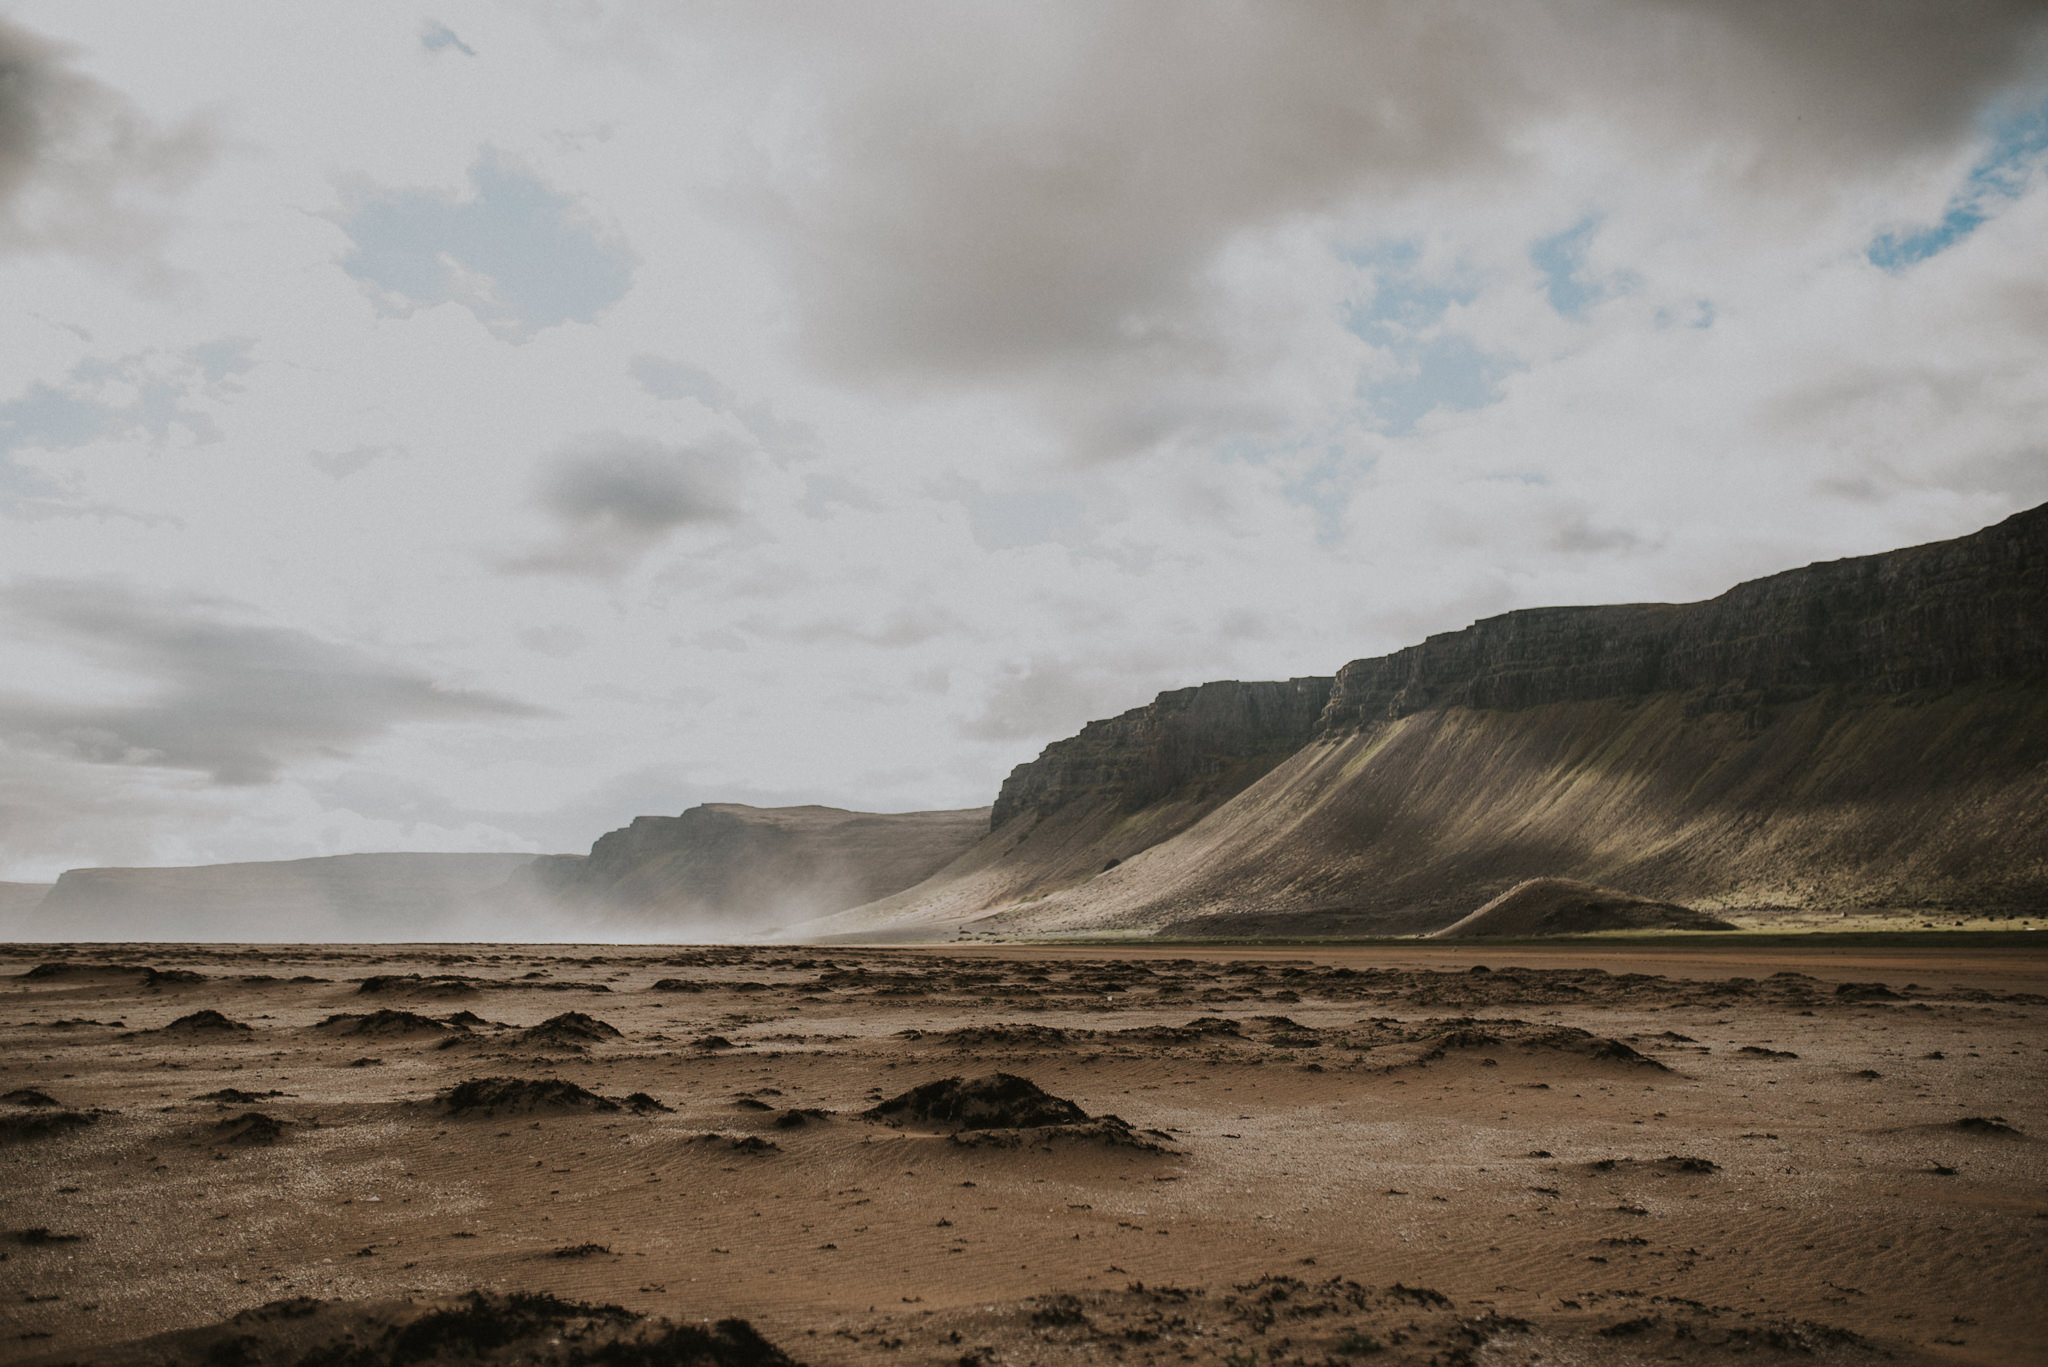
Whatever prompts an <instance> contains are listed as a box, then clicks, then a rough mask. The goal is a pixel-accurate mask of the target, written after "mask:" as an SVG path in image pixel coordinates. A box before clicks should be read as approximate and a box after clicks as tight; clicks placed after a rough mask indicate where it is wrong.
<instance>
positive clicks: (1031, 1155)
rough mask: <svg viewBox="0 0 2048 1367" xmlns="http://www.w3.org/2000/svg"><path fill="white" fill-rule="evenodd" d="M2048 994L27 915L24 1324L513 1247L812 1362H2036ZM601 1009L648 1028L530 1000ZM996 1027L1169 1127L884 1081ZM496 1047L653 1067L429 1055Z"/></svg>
mask: <svg viewBox="0 0 2048 1367" xmlns="http://www.w3.org/2000/svg"><path fill="white" fill-rule="evenodd" d="M43 964H51V965H57V967H51V968H38V967H37V966H38V965H43ZM1478 964H1485V965H1487V967H1488V969H1489V970H1490V971H1481V970H1480V969H1479V968H1477V967H1475V965H1478ZM1518 964H1519V965H1522V966H1519V967H1518V966H1517V965H1518ZM144 967H146V968H147V969H151V970H154V971H144ZM1802 967H1803V968H1804V969H1805V971H1806V972H1809V973H1811V974H1812V975H1813V976H1804V975H1803V974H1802V973H1801V972H1799V971H1797V970H1798V969H1800V968H1802ZM410 974H417V975H421V976H420V977H418V978H406V977H405V976H403V975H410ZM1736 975H1741V976H1736ZM392 978H396V980H395V981H382V980H381V979H392ZM657 983H661V984H662V985H661V986H660V987H659V988H657V987H656V984H657ZM1880 983H1881V984H1882V986H1879V985H1878V984H1880ZM2044 993H2048V955H2043V954H2042V953H2040V952H2039V951H2038V950H2012V951H2009V952H2006V953H2002V954H1999V955H1982V954H1971V953H1968V952H1964V951H1956V950H1947V949H1944V950H1936V951H1930V952H1928V953H1926V954H1915V953H1913V952H1911V951H1882V950H1861V951H1856V952H1854V953H1844V954H1841V955H1834V956H1830V955H1827V954H1819V955H1817V956H1816V955H1814V954H1804V955H1800V956H1794V955H1792V954H1788V953H1776V952H1771V951H1762V950H1757V951H1747V952H1735V951H1718V952H1717V951H1702V952H1700V953H1697V954H1693V953H1688V952H1685V951H1680V950H1673V949H1671V948H1669V947H1667V946H1656V947H1644V948H1642V949H1631V948H1630V947H1628V946H1626V945H1616V946H1613V947H1603V948H1601V949H1599V950H1597V951H1592V950H1558V951H1548V950H1537V949H1517V950H1514V951H1508V950H1503V949H1498V948H1495V949H1491V950H1489V949H1488V948H1487V947H1485V946H1480V945H1463V946H1457V947H1455V948H1442V949H1437V948H1432V949H1428V950H1422V949H1418V950H1416V951H1414V952H1403V953H1400V954H1395V953H1392V952H1389V951H1386V950H1378V949H1375V950H1344V949H1329V950H1315V951H1301V950H1273V951H1263V952H1259V953H1249V952H1245V951H1216V952H1195V951H1187V950H1169V951H1157V950H1154V951H1144V952H1135V951H1134V952H1131V953H1121V952H1119V953H1112V952H1110V951H1106V950H1101V949H1068V950H1061V951H1057V952H1055V951H1049V950H1048V951H1040V950H1031V949H997V948H976V949H974V950H972V951H967V950H855V949H847V948H843V947H837V946H835V947H831V948H829V949H801V948H774V949H706V950H698V949H683V948H675V947H665V948H651V949H632V948H625V949H621V948H617V947H602V948H591V949H577V948H561V947H517V946H496V947H494V946H461V947H451V948H447V949H445V950H442V949H425V948H419V947H401V948H393V949H378V948H365V947H359V946H347V947H318V946H312V947H218V946H216V947H189V946H161V945H158V946H129V947H106V948H101V947H93V948H91V949H68V950H67V949H55V948H50V947H41V948H37V947H27V946H6V947H0V1093H4V1094H6V1096H7V1097H9V1098H13V1099H11V1100H0V1241H4V1243H0V1253H4V1254H5V1261H4V1262H0V1360H8V1361H17V1360H42V1359H47V1360H49V1361H53V1362H55V1361H94V1360H114V1359H115V1358H119V1359H120V1360H124V1361H144V1360H151V1361H187V1360H190V1361H199V1360H203V1359H204V1358H205V1357H206V1355H207V1354H209V1353H211V1354H214V1356H215V1360H228V1359H223V1358H221V1357H220V1353H221V1352H222V1351H224V1350H221V1349H220V1348H219V1343H220V1341H221V1336H222V1335H223V1334H229V1333H232V1334H234V1335H238V1336H240V1337H241V1338H242V1339H244V1340H246V1344H248V1345H255V1346H254V1347H245V1348H244V1349H238V1350H236V1351H237V1352H243V1353H244V1354H245V1357H246V1354H247V1353H250V1352H255V1353H257V1356H258V1357H260V1355H261V1354H260V1352H259V1351H258V1350H259V1349H260V1348H261V1343H260V1342H259V1340H261V1338H262V1335H263V1334H264V1333H266V1332H268V1330H266V1329H265V1327H264V1326H265V1325H266V1324H270V1323H271V1322H273V1321H275V1320H276V1319H277V1314H276V1312H273V1313H272V1314H271V1315H270V1316H268V1317H265V1316H245V1317H244V1319H243V1320H242V1322H241V1324H240V1326H239V1327H237V1326H229V1327H228V1328H227V1329H222V1328H218V1327H215V1328H206V1326H218V1325H219V1324H220V1322H221V1321H222V1320H224V1319H225V1318H226V1317H229V1316H234V1315H236V1314H237V1313H238V1312H244V1311H248V1310H249V1309H251V1308H252V1307H257V1306H261V1305H263V1304H265V1303H268V1302H276V1301H280V1300H283V1299H286V1298H291V1297H315V1298H320V1299H322V1300H326V1301H335V1300H341V1301H348V1302H358V1301H360V1302H365V1303H369V1302H393V1301H399V1300H404V1299H412V1300H429V1299H434V1298H446V1297H453V1296H456V1295H458V1294H460V1293H463V1292H466V1291H469V1290H471V1289H486V1290H497V1291H509V1290H543V1291H548V1292H553V1293H556V1294H558V1295H560V1296H563V1297H567V1298H573V1299H576V1300H580V1301H594V1302H611V1303H615V1304H617V1305H620V1306H624V1307H626V1308H628V1309H631V1310H634V1311H641V1312H647V1313H650V1314H655V1315H661V1316H665V1317H667V1318H669V1319H672V1320H676V1321H684V1322H687V1321H697V1320H704V1319H717V1318H723V1317H727V1316H738V1317H743V1318H745V1319H747V1320H749V1321H751V1322H752V1324H753V1325H754V1326H755V1328H757V1329H758V1330H759V1331H760V1332H761V1333H762V1334H763V1335H765V1336H766V1338H767V1339H768V1340H769V1341H771V1342H772V1343H774V1344H776V1345H778V1346H779V1347H780V1348H781V1349H782V1350H784V1351H786V1352H787V1353H789V1354H790V1355H791V1356H792V1357H794V1358H796V1359H798V1360H801V1361H805V1362H812V1363H870V1362H891V1363H905V1364H911V1363H947V1364H952V1363H961V1362H966V1363H1038V1362H1043V1363H1085V1362H1126V1363H1144V1362H1161V1363H1179V1362H1196V1363H1218V1364H1221V1363H1238V1364H1248V1363H1252V1362H1256V1363H1259V1364H1268V1363H1285V1362H1304V1363H1323V1362H1350V1361H1361V1362H1364V1361H1370V1362H1373V1363H1396V1362H1417V1363H1424V1362H1442V1363H1452V1362H1470V1363H1479V1362H1485V1363H1521V1362H1538V1361H1541V1362H1559V1363H1562V1362H1581V1363H1636V1362H1656V1361H1673V1362H1700V1363H1709V1362H1723V1361H1727V1362H1737V1361H1739V1362H1748V1363H1756V1362H1774V1361H1781V1360H1782V1361H1798V1362H1876V1361H1892V1362H1905V1363H1913V1362H1953V1363H2014V1362H2033V1361H2048V1349H2044V1347H2043V1345H2044V1344H2048V1297H2044V1296H2043V1294H2042V1293H2043V1290H2044V1288H2048V1160H2044V1156H2043V1155H2044V1145H2043V1142H2042V1140H2043V1138H2044V1137H2048V1067H2044V1061H2048V1060H2044V1057H2043V1051H2044V1049H2048V995H2044ZM205 1011H214V1012H218V1013H220V1014H221V1015H222V1016H224V1017H226V1018H227V1021H228V1022H229V1023H228V1024H220V1023H215V1022H211V1021H208V1020H206V1019H204V1018H202V1019H201V1020H199V1021H197V1022H195V1023H188V1024H187V1025H184V1026H182V1027H179V1028H177V1029H174V1030H166V1029H165V1027H168V1026H171V1025H172V1023H173V1022H175V1021H179V1020H181V1019H183V1018H187V1017H191V1016H194V1015H195V1014H197V1013H201V1012H205ZM380 1011H388V1012H392V1013H411V1014H412V1015H413V1016H414V1017H415V1018H418V1017H425V1018H429V1019H428V1020H426V1021H425V1022H421V1021H419V1020H417V1019H415V1020H407V1019H405V1018H403V1017H402V1016H398V1015H385V1016H378V1015H375V1014H374V1013H377V1012H380ZM569 1012H579V1013H585V1014H586V1015H588V1016H589V1017H591V1018H594V1019H595V1020H596V1021H598V1022H602V1023H603V1024H604V1025H607V1026H609V1027H611V1028H613V1029H616V1030H617V1031H618V1032H619V1034H618V1035H617V1036H612V1035H609V1034H607V1033H605V1032H604V1030H603V1029H601V1028H598V1027H596V1026H590V1025H584V1024H582V1023H581V1022H578V1021H570V1022H568V1023H566V1024H563V1025H558V1026H556V1027H554V1028H552V1029H548V1030H543V1031H539V1032H535V1033H527V1031H528V1030H529V1028H530V1027H535V1026H538V1025H540V1024H541V1023H542V1022H544V1021H547V1020H549V1019H550V1018H553V1017H556V1016H558V1015H561V1014H562V1013H569ZM457 1013H469V1014H468V1015H458V1014H457ZM335 1016H344V1017H350V1018H352V1019H343V1020H339V1021H333V1022H330V1023H328V1024H324V1025H323V1024H322V1022H326V1021H329V1018H330V1017H335ZM451 1017H454V1018H455V1020H456V1022H457V1023H455V1024H450V1023H449V1019H450V1018H451ZM237 1024H240V1025H246V1026H247V1027H248V1028H247V1029H240V1028H236V1025H237ZM998 1070H1000V1071H1004V1072H1009V1073H1014V1074H1020V1075H1022V1076H1025V1077H1028V1078H1030V1079H1032V1080H1033V1081H1034V1082H1036V1083H1037V1084H1038V1085H1039V1086H1041V1087H1043V1088H1044V1089H1045V1090H1046V1091H1048V1092H1050V1093H1053V1094H1056V1095H1057V1096H1059V1097H1063V1098H1068V1099H1071V1100H1073V1101H1074V1102H1077V1103H1078V1104H1079V1105H1080V1106H1081V1107H1082V1108H1084V1109H1085V1110H1086V1111H1088V1112H1089V1113H1090V1114H1092V1115H1098V1116H1099V1115H1102V1114H1104V1113H1113V1114H1114V1115H1116V1116H1119V1117H1121V1118H1122V1119H1123V1120H1124V1121H1126V1122H1128V1125H1129V1129H1128V1130H1127V1131H1120V1130H1118V1129H1116V1128H1115V1127H1114V1126H1109V1127H1103V1126H1096V1127H1089V1128H1088V1129H1087V1130H1086V1132H1084V1133H1080V1134H1074V1133H1069V1131H1068V1130H1067V1129H1062V1128H1060V1127H1052V1128H1039V1129H1030V1130H1021V1131H1019V1130H1005V1129H1002V1128H995V1129H982V1130H978V1131H969V1132H967V1133H965V1134H954V1133H952V1132H951V1131H950V1130H949V1129H948V1128H947V1127H945V1126H942V1125H938V1124H934V1123H926V1122H915V1121H913V1122H911V1123H906V1124H903V1125H900V1126H892V1125H889V1124H884V1123H881V1122H878V1121H873V1120H868V1119H863V1118H861V1116H860V1114H859V1113H860V1112H862V1111H863V1110H865V1109H867V1108H869V1107H870V1106H873V1105H874V1104H875V1103H876V1102H878V1101H880V1100H882V1099H884V1098H886V1097H891V1096H894V1095H896V1094H898V1093H900V1092H903V1091H905V1090H907V1089H909V1088H911V1087H913V1086H915V1085H917V1084H922V1083H926V1082H929V1081H931V1080H933V1079H937V1078H942V1077H945V1076H948V1075H960V1076H966V1077H973V1076H977V1075H981V1074H987V1073H991V1072H994V1071H998ZM490 1077H499V1078H517V1079H527V1080H544V1079H563V1080H566V1081H569V1082H573V1083H575V1084H578V1085H579V1086H580V1087H582V1088H584V1089H587V1090H588V1091H589V1092H591V1093H594V1094H597V1095H598V1096H601V1097H603V1098H608V1099H611V1100H614V1101H619V1102H625V1101H626V1100H627V1098H629V1097H630V1096H631V1095H632V1094H634V1093H645V1094H646V1099H645V1100H643V1101H642V1102H641V1103H640V1104H639V1106H638V1107H637V1108H636V1107H633V1106H622V1107H621V1108H620V1109H613V1110H607V1109H578V1108H576V1107H575V1106H573V1105H571V1106H568V1107H563V1106H559V1105H551V1104H548V1103H547V1098H545V1097H543V1098H541V1103H542V1104H540V1105H539V1107H538V1108H537V1109H533V1110H530V1111H529V1110H525V1109H521V1108H520V1107H519V1105H518V1099H517V1097H516V1096H515V1098H514V1101H513V1103H512V1104H510V1105H509V1106H508V1105H507V1104H504V1103H502V1102H501V1103H500V1104H499V1105H498V1106H497V1107H496V1108H495V1109H491V1110H489V1111H486V1110H483V1109H477V1110H471V1111H466V1112H462V1113H452V1112H451V1110H450V1108H449V1106H448V1105H447V1104H446V1103H445V1102H443V1101H440V1100H437V1097H439V1096H440V1095H441V1094H442V1093H444V1092H445V1091H447V1090H448V1089H450V1088H452V1087H454V1086H455V1085H456V1084H458V1083H461V1082H463V1081H465V1080H468V1079H479V1078H490ZM230 1089H231V1091H232V1092H233V1093H239V1094H241V1095H240V1096H235V1095H229V1096H227V1097H226V1098H225V1099H205V1098H211V1097H214V1096H215V1095H216V1094H220V1093H222V1092H223V1091H224V1090H230ZM30 1093H40V1094H41V1097H40V1098H38V1097H35V1096H25V1095H24V1094H30ZM557 1100H559V1098H557ZM570 1100H571V1101H572V1102H573V1101H574V1097H573V1096H571V1097H570ZM44 1101H47V1102H48V1103H53V1104H43V1102H44ZM649 1102H655V1103H659V1104H660V1105H662V1106H665V1107H668V1108H671V1109H668V1110H659V1109H654V1108H653V1106H652V1105H650V1104H649ZM252 1113H253V1114H254V1115H256V1116H258V1117H259V1119H254V1120H251V1119H248V1118H247V1117H249V1116H250V1115H251V1114H252ZM65 1116H86V1117H90V1119H89V1120H73V1121H67V1120H64V1119H63V1118H62V1117H65ZM271 1122H280V1123H277V1124H273V1123H271ZM300 1308H301V1309H304V1308H305V1307H300ZM383 1313H397V1312H394V1311H390V1310H388V1308H387V1310H381V1311H380V1310H376V1309H374V1308H373V1309H371V1310H367V1311H362V1312H361V1315H367V1316H370V1317H371V1318H372V1319H373V1318H374V1316H375V1315H377V1314H383ZM357 1314H358V1311H357V1309H356V1308H355V1307H354V1306H352V1305H351V1306H341V1307H329V1308H327V1309H323V1310H321V1311H319V1312H318V1315H319V1316H327V1317H330V1318H336V1322H337V1323H340V1322H341V1321H342V1320H345V1319H347V1317H348V1316H350V1315H357ZM337 1317H338V1318H337ZM353 1322H355V1323H357V1324H358V1326H359V1327H360V1325H361V1324H365V1323H369V1322H370V1320H369V1319H362V1318H360V1316H359V1318H358V1320H356V1321H353ZM302 1323H303V1324H306V1325H315V1326H318V1325H324V1324H325V1323H326V1320H324V1319H319V1318H318V1317H317V1316H316V1317H315V1318H314V1319H307V1320H304V1321H302ZM185 1329H203V1330H204V1332H203V1333H201V1334H200V1335H198V1336H197V1337H195V1338H194V1339H192V1340H191V1341H190V1342H189V1343H186V1344H184V1345H183V1346H182V1347H181V1346H180V1345H178V1344H175V1343H174V1344H171V1345H169V1346H168V1347H165V1348H162V1349H160V1350H156V1349H153V1350H151V1352H152V1353H154V1356H151V1355H150V1354H143V1355H140V1356H138V1355H135V1354H132V1353H126V1352H124V1351H122V1350H119V1349H117V1348H116V1347H115V1345H119V1344H121V1343H123V1342H124V1341H129V1340H134V1339H136V1338H138V1337H140V1336H144V1335H150V1334H156V1333H160V1332H163V1331H169V1330H185ZM306 1332H311V1330H307V1331H306ZM322 1332H325V1330H324V1329H323V1330H322ZM336 1332H340V1331H339V1330H337V1331H336ZM209 1336H210V1337H209ZM181 1353H182V1354H184V1356H180V1354H181ZM1886 1355H1889V1356H1886ZM238 1360H239V1359H238ZM247 1360H252V1361H253V1360H256V1359H255V1358H247ZM736 1360H737V1359H736Z"/></svg>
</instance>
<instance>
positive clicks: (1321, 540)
mask: <svg viewBox="0 0 2048 1367" xmlns="http://www.w3.org/2000/svg"><path fill="white" fill-rule="evenodd" d="M1378 463H1379V461H1378V459H1377V458H1376V457H1372V456H1363V457H1361V456H1354V455H1352V454H1351V453H1350V452H1348V451H1346V450H1345V449H1344V448H1343V447H1342V446H1334V445H1333V446H1326V447H1324V448H1323V453H1322V455H1320V456H1319V457H1317V458H1316V459H1315V460H1314V461H1312V462H1311V463H1310V464H1309V465H1308V466H1307V467H1305V468H1304V469H1303V470H1302V472H1301V473H1300V474H1299V475H1297V476H1296V477H1295V478H1293V479H1291V480H1289V481H1287V483H1286V484H1284V485H1282V486H1281V489H1280V496H1281V497H1282V498H1285V499H1286V500H1287V501H1288V502H1289V503H1293V504H1296V505H1297V506H1299V507H1303V508H1306V509H1308V511H1309V514H1310V516H1311V517H1313V518H1314V520H1315V528H1316V544H1317V545H1318V546H1321V547H1323V548H1324V549H1326V550H1327V549H1328V548H1330V547H1332V546H1335V545H1337V544H1338V543H1340V542H1341V541H1343V539H1344V514H1345V512H1346V510H1347V509H1349V508H1350V506H1351V494H1352V490H1354V489H1355V488H1356V487H1357V486H1358V481H1359V480H1360V479H1362V478H1364V477H1365V476H1366V475H1368V474H1370V473H1372V469H1373V467H1374V466H1375V465H1377V464H1378Z"/></svg>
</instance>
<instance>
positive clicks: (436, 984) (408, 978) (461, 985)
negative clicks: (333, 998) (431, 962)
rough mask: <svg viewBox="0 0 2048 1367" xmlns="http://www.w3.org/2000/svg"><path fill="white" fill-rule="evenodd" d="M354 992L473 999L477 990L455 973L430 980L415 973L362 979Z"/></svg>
mask: <svg viewBox="0 0 2048 1367" xmlns="http://www.w3.org/2000/svg"><path fill="white" fill-rule="evenodd" d="M356 991H357V993H358V994H360V995H362V996H366V997H370V996H375V995H376V994H378V993H379V992H411V993H413V994H414V995H416V996H422V997H473V996H475V995H476V994H477V991H478V988H477V985H476V982H475V980H474V979H471V978H465V977H463V976H461V975H460V974H456V973H443V974H437V975H435V976H434V977H431V978H423V977H421V976H420V975H419V974H417V973H377V974H373V975H372V976H370V977H367V978H365V979H363V981H362V985H361V986H359V987H357V988H356Z"/></svg>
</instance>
